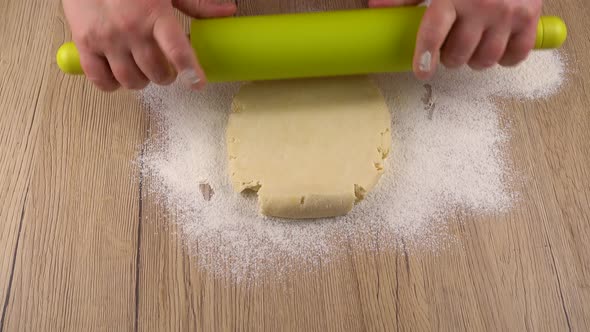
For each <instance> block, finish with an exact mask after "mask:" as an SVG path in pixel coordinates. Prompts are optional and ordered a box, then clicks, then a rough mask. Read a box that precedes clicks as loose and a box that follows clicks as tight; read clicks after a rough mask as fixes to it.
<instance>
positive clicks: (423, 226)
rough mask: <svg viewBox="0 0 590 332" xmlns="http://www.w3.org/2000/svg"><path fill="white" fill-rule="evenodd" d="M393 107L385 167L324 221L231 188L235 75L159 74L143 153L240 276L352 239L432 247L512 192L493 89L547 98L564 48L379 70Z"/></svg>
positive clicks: (172, 205) (186, 217) (334, 252)
mask: <svg viewBox="0 0 590 332" xmlns="http://www.w3.org/2000/svg"><path fill="white" fill-rule="evenodd" d="M374 78H375V80H376V82H377V83H378V85H379V87H380V88H381V90H382V92H383V94H384V96H385V98H386V100H387V103H388V105H389V108H390V110H391V114H392V125H391V128H392V138H393V145H392V148H391V154H390V156H389V158H388V161H387V171H386V173H385V174H384V175H383V177H382V179H381V181H380V183H379V184H378V185H377V187H376V188H375V189H374V191H373V192H371V193H370V194H369V195H368V197H367V198H366V199H365V200H364V201H363V202H361V203H360V204H358V205H357V206H355V208H354V209H353V211H352V212H351V213H350V214H349V215H347V216H345V217H340V218H336V219H330V220H322V221H280V220H273V219H267V218H262V217H260V216H259V215H258V214H257V209H256V198H255V196H254V197H247V196H243V195H239V194H235V193H234V192H233V190H232V188H231V185H230V183H229V177H228V175H227V163H226V149H225V142H224V137H225V135H224V131H225V125H226V121H227V117H228V115H229V111H230V104H231V99H232V97H233V95H234V94H235V93H236V92H237V90H238V88H239V85H238V84H236V83H232V84H215V85H210V86H209V87H208V88H207V89H206V91H204V92H202V93H192V92H187V91H185V90H184V89H183V88H182V87H181V86H171V87H159V86H155V85H152V86H150V87H148V88H147V89H146V90H144V91H143V92H142V93H141V98H142V100H143V101H144V102H145V105H146V108H147V109H148V110H149V112H150V114H151V115H152V119H153V120H155V124H156V125H155V132H154V134H153V135H152V137H151V138H150V139H149V140H148V141H147V142H146V143H145V149H144V151H145V152H144V156H143V157H142V160H141V164H142V165H143V169H142V172H143V174H144V176H145V177H146V178H147V179H148V181H147V183H148V184H149V187H148V190H149V192H150V193H151V194H154V195H155V197H157V198H158V200H159V201H160V202H161V203H162V204H163V205H164V206H166V208H167V210H168V211H169V213H168V214H169V217H168V219H169V221H170V222H175V223H176V224H177V225H178V226H179V231H180V234H181V236H182V237H183V240H184V241H185V243H186V244H187V246H188V247H189V248H190V250H192V251H193V253H194V254H195V255H196V257H197V259H198V260H199V263H200V264H201V265H202V266H203V267H205V268H206V269H208V270H209V271H210V272H212V273H214V274H217V275H220V276H225V275H231V276H232V277H234V278H236V279H238V280H243V279H245V278H252V277H256V276H259V275H261V274H263V273H272V274H273V275H278V274H280V273H281V272H284V271H289V270H292V269H299V268H313V267H314V266H315V264H316V263H317V262H318V261H319V259H320V258H321V260H322V261H323V262H325V261H326V260H329V259H331V258H334V257H337V256H338V254H339V253H342V251H345V250H347V249H348V247H349V244H350V245H352V246H362V247H364V248H368V249H375V248H380V249H383V248H387V247H390V248H395V247H396V246H398V245H399V243H404V246H405V245H407V246H411V247H414V248H418V249H428V250H431V249H437V248H438V247H439V246H441V245H443V244H445V243H448V240H449V239H448V233H447V231H446V228H447V226H448V220H449V218H452V216H453V215H454V214H456V212H457V211H461V210H465V211H469V212H470V213H472V214H481V215H495V214H501V213H504V212H506V211H508V209H510V208H511V206H512V205H513V204H514V202H515V201H514V196H515V194H514V193H513V192H512V189H511V187H510V186H511V182H512V181H513V180H514V179H513V174H512V173H513V172H512V171H511V169H510V160H508V159H507V154H506V153H505V152H504V150H505V147H506V146H507V144H508V143H509V137H508V133H507V130H506V128H504V127H503V125H502V123H501V119H500V116H501V113H502V111H501V110H500V109H499V108H498V107H496V106H495V104H494V102H493V100H492V98H494V97H505V98H519V99H532V98H543V97H547V96H550V95H551V94H553V93H555V92H556V91H557V90H558V89H559V87H560V86H561V84H562V83H563V80H564V62H563V60H562V58H561V56H560V55H559V53H558V52H557V51H537V52H535V53H534V54H532V55H531V57H530V58H529V59H528V60H527V61H526V62H525V63H524V64H522V65H520V66H519V67H517V68H515V69H503V68H494V69H492V70H488V71H485V72H473V71H470V70H468V69H465V70H459V71H445V70H443V71H441V72H440V73H439V75H437V78H436V79H435V80H434V81H432V82H429V83H428V84H427V85H425V84H424V83H423V82H419V81H417V80H415V79H414V78H413V77H412V75H411V74H391V75H389V74H388V75H377V76H374Z"/></svg>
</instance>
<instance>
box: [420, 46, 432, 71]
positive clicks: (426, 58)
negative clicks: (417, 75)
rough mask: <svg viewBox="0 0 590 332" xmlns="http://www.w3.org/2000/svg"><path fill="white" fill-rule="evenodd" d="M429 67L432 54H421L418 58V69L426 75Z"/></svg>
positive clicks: (428, 52) (427, 52)
mask: <svg viewBox="0 0 590 332" xmlns="http://www.w3.org/2000/svg"><path fill="white" fill-rule="evenodd" d="M431 65H432V53H430V51H426V52H424V53H422V55H421V56H420V64H419V65H418V69H420V71H422V72H425V73H428V72H430V69H431Z"/></svg>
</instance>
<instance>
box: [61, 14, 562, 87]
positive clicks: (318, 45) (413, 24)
mask: <svg viewBox="0 0 590 332" xmlns="http://www.w3.org/2000/svg"><path fill="white" fill-rule="evenodd" d="M425 10H426V8H425V7H398V8H379V9H357V10H341V11H330V12H313V13H301V14H279V15H266V16H243V17H228V18H214V19H193V20H191V26H190V41H191V44H192V47H193V49H194V50H195V52H196V54H197V55H198V58H199V62H200V64H201V66H202V67H203V70H204V71H205V74H206V75H207V79H208V81H209V82H228V81H251V80H273V79H287V78H303V77H318V76H338V75H354V74H370V73H383V72H405V71H411V70H412V58H413V55H414V49H415V46H416V36H417V32H418V28H419V25H420V21H421V19H422V16H423V15H424V12H425ZM566 37H567V28H566V25H565V23H564V22H563V21H562V20H561V19H560V18H559V17H555V16H543V17H541V19H540V20H539V23H538V26H537V38H536V42H535V49H553V48H559V47H560V46H561V45H562V44H563V42H564V41H565V39H566ZM57 64H58V66H59V67H60V69H61V70H62V71H63V72H64V73H67V74H76V75H81V74H83V70H82V68H81V66H80V59H79V55H78V51H77V49H76V46H75V45H74V44H73V43H71V42H69V43H66V44H64V45H62V46H61V47H60V48H59V50H58V52H57Z"/></svg>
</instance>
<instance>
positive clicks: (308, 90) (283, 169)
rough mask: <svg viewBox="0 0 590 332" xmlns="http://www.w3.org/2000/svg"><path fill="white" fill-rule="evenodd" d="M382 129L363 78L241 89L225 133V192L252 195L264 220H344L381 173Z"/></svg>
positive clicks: (376, 97) (385, 137) (372, 91)
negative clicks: (229, 185) (230, 187)
mask: <svg viewBox="0 0 590 332" xmlns="http://www.w3.org/2000/svg"><path fill="white" fill-rule="evenodd" d="M389 128H390V115H389V111H388V109H387V106H386V104H385V100H384V98H383V96H382V95H381V93H380V91H379V90H378V88H377V87H376V86H375V85H374V84H373V83H372V82H371V81H370V80H369V79H368V78H367V77H346V78H343V77H341V78H329V79H325V78H323V79H303V80H286V81H265V82H256V83H249V84H245V85H243V86H242V88H241V89H240V91H239V92H238V94H237V95H236V96H235V98H234V100H233V104H232V113H231V115H230V117H229V122H228V126H227V132H226V134H227V137H226V139H227V149H228V158H229V170H230V175H231V180H232V185H233V187H234V189H235V190H236V191H237V192H242V191H245V190H248V189H250V190H254V191H257V192H258V203H259V207H260V212H261V213H262V214H264V215H268V216H275V217H281V218H297V219H304V218H321V217H333V216H339V215H344V214H346V213H348V212H349V211H350V210H351V209H352V207H353V205H354V204H355V202H357V201H360V200H361V199H363V197H364V196H365V195H366V193H367V192H368V191H369V190H371V189H372V188H373V187H374V186H375V184H376V183H377V181H378V180H379V177H380V176H381V174H382V173H383V167H384V160H385V158H386V156H387V154H388V153H389V147H390V145H391V135H390V129H389Z"/></svg>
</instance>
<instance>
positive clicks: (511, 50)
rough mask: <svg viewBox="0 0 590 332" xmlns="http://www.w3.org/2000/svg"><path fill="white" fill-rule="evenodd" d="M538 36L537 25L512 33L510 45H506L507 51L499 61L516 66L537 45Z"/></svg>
mask: <svg viewBox="0 0 590 332" xmlns="http://www.w3.org/2000/svg"><path fill="white" fill-rule="evenodd" d="M536 37H537V27H536V26H531V27H529V28H527V29H526V30H524V31H522V32H520V33H516V34H514V35H512V36H511V37H510V40H509V41H508V45H506V51H505V52H504V55H503V56H502V58H501V59H500V61H499V62H500V65H502V66H516V65H517V64H519V63H520V62H522V61H523V60H525V59H526V58H527V56H528V55H529V53H530V51H531V50H532V49H533V47H534V46H535V39H536Z"/></svg>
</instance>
